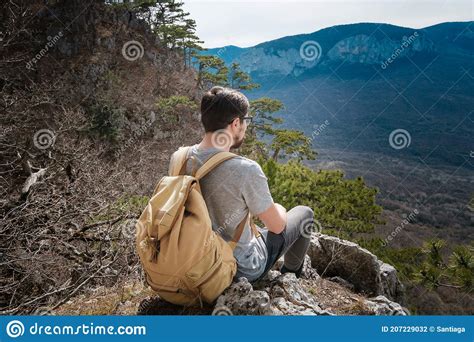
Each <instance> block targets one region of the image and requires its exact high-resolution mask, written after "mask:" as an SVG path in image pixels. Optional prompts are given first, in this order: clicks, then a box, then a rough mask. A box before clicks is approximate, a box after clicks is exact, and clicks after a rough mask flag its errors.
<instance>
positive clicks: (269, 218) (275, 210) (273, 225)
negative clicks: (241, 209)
mask: <svg viewBox="0 0 474 342" xmlns="http://www.w3.org/2000/svg"><path fill="white" fill-rule="evenodd" d="M257 216H258V218H259V219H260V220H261V221H262V222H263V223H264V224H265V227H267V229H268V230H269V231H271V232H273V233H275V234H280V233H281V232H282V231H283V230H284V229H285V227H286V209H285V207H283V206H282V205H281V204H278V203H273V205H271V206H270V208H268V209H267V210H265V211H264V212H262V213H260V214H257Z"/></svg>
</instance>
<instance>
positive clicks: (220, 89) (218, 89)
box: [209, 86, 224, 95]
mask: <svg viewBox="0 0 474 342" xmlns="http://www.w3.org/2000/svg"><path fill="white" fill-rule="evenodd" d="M223 91H224V88H223V87H221V86H214V87H212V88H211V90H210V91H209V92H210V93H211V94H212V95H217V94H219V93H221V92H223Z"/></svg>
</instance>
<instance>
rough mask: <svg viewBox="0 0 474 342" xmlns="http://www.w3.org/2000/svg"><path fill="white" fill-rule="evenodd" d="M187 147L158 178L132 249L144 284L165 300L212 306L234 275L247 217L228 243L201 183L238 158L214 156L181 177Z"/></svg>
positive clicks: (226, 153) (222, 153)
mask: <svg viewBox="0 0 474 342" xmlns="http://www.w3.org/2000/svg"><path fill="white" fill-rule="evenodd" d="M188 150H189V147H181V148H179V149H178V151H177V152H176V153H175V158H174V159H173V164H172V165H171V166H170V175H169V176H165V177H163V178H161V180H160V181H159V183H158V185H157V186H156V188H155V191H154V192H153V196H152V197H151V199H150V200H149V202H148V205H147V207H146V208H145V210H144V211H143V212H142V214H141V216H140V218H139V219H138V222H137V224H136V229H137V232H136V248H137V251H138V255H139V257H140V260H141V263H142V266H143V269H144V271H145V274H146V280H147V283H148V284H149V285H150V287H151V288H152V289H153V290H154V291H156V292H157V293H158V295H159V296H160V297H161V298H163V299H164V300H166V301H168V302H170V303H174V304H178V305H194V304H197V303H200V304H201V306H202V301H203V300H204V301H205V302H207V303H209V304H211V303H213V302H214V301H215V299H216V298H217V297H218V296H219V295H220V294H221V293H222V292H223V291H224V290H225V289H226V288H227V287H228V286H229V285H230V284H231V283H232V279H233V277H234V275H235V273H236V271H237V264H236V260H235V258H234V256H233V250H234V248H235V246H236V245H237V242H238V241H239V239H240V236H241V235H242V232H243V230H244V228H245V223H246V222H247V219H248V220H249V221H250V226H251V228H252V231H253V233H254V234H255V235H256V236H258V235H259V232H258V230H257V229H256V227H255V225H254V224H253V221H252V218H251V215H250V212H249V215H248V216H246V217H245V218H244V219H243V220H242V221H241V222H240V224H239V225H238V226H237V229H236V230H235V234H234V237H233V238H232V240H231V241H229V242H226V241H225V240H224V239H223V238H222V237H221V236H220V235H219V234H217V233H216V232H214V231H213V230H212V224H211V219H210V217H209V212H208V210H207V207H206V203H205V202H204V198H203V196H202V194H201V188H200V186H199V180H200V179H201V178H202V177H204V176H205V175H206V174H207V173H209V172H210V171H211V170H212V169H213V168H215V167H216V166H217V165H219V164H220V163H222V162H223V161H225V160H228V159H230V158H234V157H236V156H237V155H235V154H233V153H230V152H218V153H216V154H215V155H213V156H212V157H211V158H209V159H208V160H207V161H206V162H205V163H204V164H203V165H202V166H201V167H200V168H199V169H198V170H197V171H195V172H193V175H191V176H189V175H184V173H185V170H186V161H187V160H188V159H189V158H187V153H188Z"/></svg>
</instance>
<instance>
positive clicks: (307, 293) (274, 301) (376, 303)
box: [138, 237, 409, 315]
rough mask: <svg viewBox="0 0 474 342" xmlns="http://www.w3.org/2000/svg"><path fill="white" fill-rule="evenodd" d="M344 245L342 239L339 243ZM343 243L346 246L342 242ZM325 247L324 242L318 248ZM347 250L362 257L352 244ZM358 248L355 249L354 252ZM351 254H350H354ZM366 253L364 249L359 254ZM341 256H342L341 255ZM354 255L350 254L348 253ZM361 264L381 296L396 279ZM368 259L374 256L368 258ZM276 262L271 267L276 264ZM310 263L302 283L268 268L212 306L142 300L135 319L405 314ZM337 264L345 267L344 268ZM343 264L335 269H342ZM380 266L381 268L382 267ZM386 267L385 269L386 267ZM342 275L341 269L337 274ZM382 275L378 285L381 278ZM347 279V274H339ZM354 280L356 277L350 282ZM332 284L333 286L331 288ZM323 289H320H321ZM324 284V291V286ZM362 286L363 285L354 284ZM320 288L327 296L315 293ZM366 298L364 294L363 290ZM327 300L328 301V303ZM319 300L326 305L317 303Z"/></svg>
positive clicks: (375, 266)
mask: <svg viewBox="0 0 474 342" xmlns="http://www.w3.org/2000/svg"><path fill="white" fill-rule="evenodd" d="M315 241H321V237H319V239H318V240H314V239H313V240H312V245H311V248H312V250H311V254H310V255H313V257H315V256H316V255H320V254H317V247H315V246H314V245H315ZM341 241H343V240H341ZM345 242H347V243H348V241H345ZM322 244H323V245H324V246H326V243H325V242H323V243H322ZM353 245H355V246H352V245H351V248H353V249H355V250H357V251H358V253H362V252H361V251H359V250H358V249H361V248H360V247H359V246H357V245H356V244H353ZM356 246H357V247H358V249H357V248H356ZM353 249H350V250H353ZM364 251H365V250H364ZM342 255H345V254H342ZM352 255H353V254H352ZM362 255H363V256H364V259H363V261H370V262H371V263H370V265H372V267H373V268H372V269H370V268H367V267H362V268H361V271H366V272H369V273H370V275H371V277H375V278H377V274H378V279H379V284H380V286H379V287H378V289H379V290H380V291H382V290H383V289H385V288H391V287H390V286H387V287H384V286H382V285H381V284H385V283H384V281H386V282H393V281H394V278H393V277H394V276H395V279H396V274H393V273H391V269H390V267H391V266H390V265H387V266H380V265H379V263H378V260H375V261H374V260H373V258H372V257H370V256H369V255H366V254H362ZM372 256H373V255H372ZM281 262H282V261H281V260H280V261H279V262H278V263H277V265H276V267H275V268H278V266H279V264H281ZM312 263H313V260H312V259H311V258H310V256H308V255H307V256H306V259H305V265H304V267H303V272H302V275H301V278H299V279H297V278H296V276H295V274H294V273H286V274H281V273H280V272H279V271H277V270H275V269H273V270H271V271H270V272H268V274H267V275H266V276H265V277H264V278H263V279H262V280H260V281H258V282H255V283H250V282H249V281H248V280H247V279H246V278H243V277H242V278H239V280H238V281H237V282H234V283H233V284H232V285H231V286H230V287H229V288H227V289H226V290H225V291H224V293H223V294H222V295H221V296H219V297H218V298H217V300H216V302H215V305H213V306H211V305H205V306H204V307H203V308H182V307H179V306H175V305H172V304H169V303H166V302H164V301H162V300H161V299H159V298H158V297H152V298H148V299H146V300H144V301H143V302H142V303H141V304H140V307H139V310H138V314H140V315H163V314H164V315H173V314H176V315H183V314H186V315H195V314H199V315H202V314H204V315H336V314H352V315H354V314H364V315H408V314H409V312H408V310H407V309H405V308H403V307H402V306H401V305H400V304H399V303H396V302H393V301H391V300H390V299H388V298H387V297H386V296H383V295H377V296H375V297H374V298H366V297H364V296H361V295H356V294H354V293H353V292H352V291H351V288H352V287H353V286H354V287H355V285H354V284H352V283H349V281H347V280H345V279H344V278H343V277H342V275H337V276H334V277H333V278H330V279H323V278H321V277H320V276H319V275H318V273H317V271H316V269H315V268H313V266H312ZM342 265H347V266H349V265H350V264H348V263H345V264H342ZM342 265H339V266H340V267H342ZM382 265H383V264H382ZM388 266H390V267H388ZM338 270H339V271H343V269H342V268H339V269H338ZM383 272H387V274H386V275H385V276H384V277H385V278H384V279H387V280H384V281H382V275H381V273H383ZM342 273H344V274H347V272H342ZM351 279H352V280H353V281H354V279H356V278H351ZM331 284H332V285H331ZM323 285H324V286H323ZM328 285H329V286H328ZM358 285H359V286H361V285H362V284H358ZM365 285H366V286H369V287H370V286H372V287H373V286H374V284H373V282H367V283H365ZM322 287H325V288H326V290H327V289H329V293H328V291H319V289H320V288H322ZM362 292H364V293H365V291H362ZM328 297H331V298H328ZM328 299H329V300H328ZM322 301H324V302H325V303H324V304H323V303H321V302H322ZM338 305H340V306H345V308H344V309H341V308H338Z"/></svg>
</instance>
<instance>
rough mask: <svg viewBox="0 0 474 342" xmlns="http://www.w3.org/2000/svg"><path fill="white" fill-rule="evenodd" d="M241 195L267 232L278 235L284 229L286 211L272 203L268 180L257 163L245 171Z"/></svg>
mask: <svg viewBox="0 0 474 342" xmlns="http://www.w3.org/2000/svg"><path fill="white" fill-rule="evenodd" d="M242 195H243V197H244V200H245V203H246V204H247V206H248V208H249V210H250V212H251V213H252V214H254V215H257V216H258V218H259V219H260V220H262V222H263V223H264V224H265V226H266V227H267V229H268V230H269V231H271V232H273V233H275V234H280V233H281V232H282V231H283V229H285V226H286V209H285V208H284V207H283V206H281V205H280V204H277V203H274V202H273V198H272V195H271V194H270V189H269V188H268V179H267V177H266V176H265V174H264V173H263V170H262V168H261V167H260V165H258V164H257V163H253V164H252V165H250V166H249V168H248V169H247V171H246V174H245V179H244V181H243V184H242Z"/></svg>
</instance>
